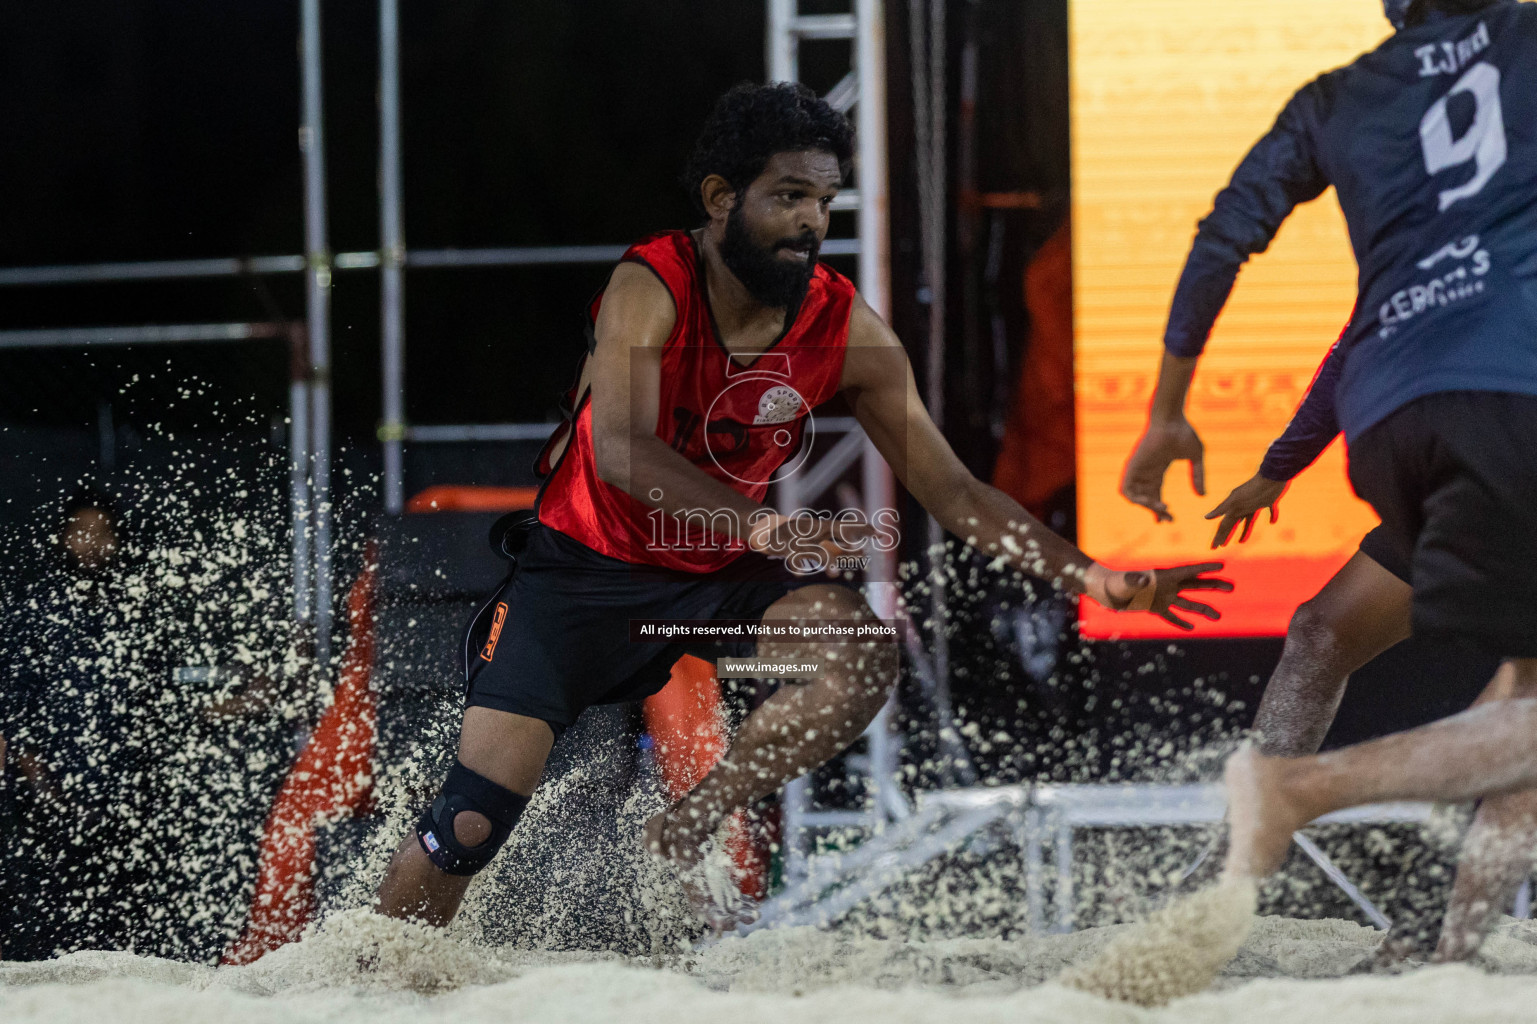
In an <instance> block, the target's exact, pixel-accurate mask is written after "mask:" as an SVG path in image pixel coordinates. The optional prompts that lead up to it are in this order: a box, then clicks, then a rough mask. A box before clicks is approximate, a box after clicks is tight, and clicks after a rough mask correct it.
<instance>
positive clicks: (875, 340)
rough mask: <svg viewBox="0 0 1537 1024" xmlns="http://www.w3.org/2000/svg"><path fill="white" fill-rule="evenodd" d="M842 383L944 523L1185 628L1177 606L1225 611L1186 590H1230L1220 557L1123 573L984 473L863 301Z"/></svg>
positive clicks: (1081, 590) (1113, 602)
mask: <svg viewBox="0 0 1537 1024" xmlns="http://www.w3.org/2000/svg"><path fill="white" fill-rule="evenodd" d="M843 391H844V393H845V394H846V395H847V397H848V398H849V402H850V404H851V406H852V407H853V409H854V415H855V417H856V418H858V420H859V422H860V425H861V426H862V427H864V429H865V433H866V434H868V435H869V437H870V440H871V441H872V442H873V443H874V444H875V447H876V448H877V449H878V450H879V451H880V453H881V454H882V455H883V456H884V457H885V458H886V460H887V462H889V463H890V464H891V467H892V469H893V470H894V471H895V473H896V474H897V477H898V479H900V480H901V481H902V484H903V486H905V487H906V488H907V489H908V490H909V491H911V492H912V494H913V496H914V497H915V498H917V499H918V501H919V503H920V504H922V505H923V507H924V508H926V509H927V510H928V511H929V513H930V514H931V515H933V516H934V518H935V519H936V520H938V521H939V523H940V525H941V526H943V527H944V528H945V529H946V530H948V531H950V532H951V533H953V534H955V535H956V536H958V537H962V538H965V540H966V542H967V543H968V544H970V545H972V546H973V547H975V548H977V549H978V550H980V551H984V552H986V553H988V554H990V555H995V556H997V557H998V558H999V559H1001V560H1002V561H1003V563H1004V564H1006V565H1010V566H1012V567H1014V568H1017V569H1021V570H1023V571H1025V572H1029V573H1032V574H1034V575H1037V576H1041V577H1043V578H1045V579H1048V580H1052V581H1059V582H1060V584H1061V585H1062V587H1063V588H1065V589H1067V590H1068V591H1070V592H1072V593H1077V594H1087V595H1089V596H1090V597H1092V598H1094V599H1095V600H1096V601H1098V602H1099V603H1101V604H1103V605H1105V606H1106V607H1108V608H1114V609H1117V610H1127V609H1136V610H1143V609H1146V610H1148V611H1152V612H1154V613H1155V614H1157V615H1159V616H1160V617H1162V618H1164V619H1166V620H1167V621H1169V622H1171V623H1173V624H1175V625H1177V626H1179V627H1180V628H1182V629H1189V628H1191V626H1190V624H1189V623H1188V622H1185V621H1184V620H1183V619H1181V618H1179V616H1177V615H1175V614H1174V612H1173V611H1172V609H1178V610H1181V611H1185V612H1190V613H1193V614H1196V615H1202V616H1205V617H1206V618H1208V619H1216V618H1218V617H1219V615H1218V613H1217V611H1216V609H1214V608H1212V607H1211V606H1210V605H1207V604H1203V603H1201V602H1199V601H1194V600H1191V599H1190V598H1188V597H1186V596H1185V594H1184V592H1185V591H1197V590H1218V591H1228V590H1232V589H1233V585H1232V584H1231V583H1229V582H1228V581H1226V580H1221V579H1215V578H1211V577H1208V576H1206V575H1205V574H1206V573H1210V572H1215V571H1217V570H1220V569H1221V568H1222V565H1221V563H1219V562H1205V563H1201V564H1199V565H1183V566H1176V567H1173V568H1169V569H1160V570H1158V571H1157V572H1156V573H1152V572H1147V571H1132V572H1118V571H1113V570H1110V569H1108V568H1106V567H1105V566H1103V565H1100V564H1099V563H1097V562H1095V561H1094V560H1093V559H1091V558H1090V557H1089V556H1088V555H1086V554H1084V553H1083V552H1082V551H1080V550H1078V548H1077V547H1076V546H1074V545H1073V544H1071V543H1070V542H1068V541H1067V540H1065V539H1064V538H1062V537H1060V536H1058V535H1057V534H1055V533H1053V532H1052V531H1051V530H1049V529H1047V528H1046V527H1045V526H1044V525H1043V524H1042V523H1041V522H1040V521H1039V520H1037V519H1036V518H1035V517H1034V516H1032V515H1031V514H1030V513H1029V512H1027V511H1025V509H1024V508H1023V507H1022V506H1021V505H1020V504H1019V503H1018V502H1016V501H1015V500H1014V499H1013V498H1010V497H1009V496H1008V495H1006V494H1004V493H1003V492H1002V491H1000V490H998V489H997V488H996V487H991V486H989V485H987V484H985V483H983V482H982V481H980V480H978V479H977V478H976V477H975V476H973V475H972V474H971V472H970V471H969V470H967V469H966V467H965V465H964V464H963V463H962V462H961V460H960V459H959V458H958V457H957V456H956V454H955V452H954V451H953V450H952V449H951V447H950V444H949V442H947V441H946V440H945V438H944V435H943V434H942V433H941V432H940V430H939V428H938V426H936V425H935V423H934V421H933V419H932V418H930V416H929V414H928V410H927V409H925V408H924V406H923V403H922V401H920V400H919V398H918V389H917V386H916V384H915V382H914V379H913V372H912V365H911V363H910V362H909V360H908V358H907V354H906V351H905V350H904V349H903V348H902V345H901V342H900V341H898V340H897V337H896V335H895V334H894V333H893V332H892V330H891V328H890V327H888V326H887V325H886V324H885V322H884V321H882V320H881V318H880V317H879V316H877V315H876V313H875V312H874V310H872V309H870V307H869V306H868V305H867V304H865V303H864V301H863V300H860V301H858V302H856V304H855V307H854V313H853V322H852V323H851V325H850V327H849V350H848V355H847V357H846V358H845V361H844V371H843Z"/></svg>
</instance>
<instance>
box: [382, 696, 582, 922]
mask: <svg viewBox="0 0 1537 1024" xmlns="http://www.w3.org/2000/svg"><path fill="white" fill-rule="evenodd" d="M554 742H555V734H554V732H553V731H552V730H551V728H550V726H549V724H548V723H546V722H544V721H542V720H540V719H537V718H528V717H525V716H523V715H514V714H510V713H508V712H506V711H496V710H493V709H491V708H485V707H470V708H466V709H465V712H464V724H463V726H462V728H461V730H460V733H459V765H458V766H456V767H455V768H454V770H453V771H452V772H451V773H450V776H449V779H448V781H447V782H445V784H444V790H443V794H442V796H440V797H439V800H438V801H435V802H434V810H430V811H429V812H428V814H427V815H426V816H424V819H423V820H424V824H423V825H419V826H418V827H417V828H414V829H412V830H411V831H410V832H409V833H408V834H407V835H406V837H405V839H404V840H403V841H402V842H401V844H400V847H399V849H397V850H396V851H395V856H394V858H393V859H391V861H390V866H389V868H388V870H387V871H386V872H385V875H384V881H383V882H382V883H380V886H379V895H378V898H377V899H376V901H375V903H374V909H375V910H376V911H378V912H379V913H381V914H385V915H387V916H389V917H400V918H413V919H415V920H419V921H422V922H425V923H427V924H433V925H445V924H447V923H448V922H449V921H451V920H453V917H454V914H456V913H457V912H458V910H459V901H460V900H462V899H463V898H464V891H465V890H466V889H467V888H469V884H470V878H471V876H472V875H473V874H474V872H475V871H476V870H479V868H480V867H483V866H484V864H481V863H479V862H480V861H482V860H489V858H490V856H494V855H495V853H496V849H497V848H498V847H500V846H501V844H502V842H505V841H506V838H507V835H506V833H507V832H510V830H511V827H512V825H514V824H516V820H517V814H518V813H520V812H521V810H522V807H521V806H520V805H519V803H518V799H513V798H514V797H515V798H520V799H521V800H522V801H523V802H525V803H526V801H527V798H528V797H529V796H531V795H532V794H533V792H534V787H535V786H537V785H538V784H539V776H540V775H541V774H542V773H543V772H544V762H545V759H546V758H547V757H548V756H549V753H550V748H551V747H552V746H553V745H554ZM455 797H457V798H458V799H457V802H456V803H457V804H462V806H463V809H458V810H457V813H454V809H455V807H456V803H446V804H445V803H441V802H440V801H446V800H452V799H453V798H455ZM444 806H446V807H448V808H449V810H450V813H449V815H448V818H449V820H448V821H446V822H443V824H446V825H448V827H449V828H451V829H452V835H453V842H452V843H448V844H446V845H445V844H443V843H442V840H443V839H444V838H445V837H443V836H438V835H436V834H435V832H434V829H433V826H434V822H432V821H430V820H429V819H431V818H432V817H433V814H434V811H435V810H437V809H438V808H441V807H444ZM476 808H479V809H476ZM493 817H494V818H497V819H499V820H497V821H493ZM438 818H439V819H440V820H441V818H442V814H441V813H439V814H438ZM509 818H510V819H511V820H510V821H509V820H508V819H509ZM429 837H431V838H429ZM429 843H431V844H435V845H439V846H440V849H436V850H433V851H432V853H429V852H428V849H427V844H429ZM453 847H458V848H459V849H460V850H462V851H463V852H464V853H465V854H466V855H467V856H464V857H460V858H457V859H458V861H459V863H454V862H453V861H454V859H455V858H454V856H453V854H454V850H453V849H452V848H453ZM434 855H436V856H437V859H435V858H434ZM445 864H447V865H448V868H449V869H451V870H452V872H453V873H450V870H446V869H445V866H444V865H445Z"/></svg>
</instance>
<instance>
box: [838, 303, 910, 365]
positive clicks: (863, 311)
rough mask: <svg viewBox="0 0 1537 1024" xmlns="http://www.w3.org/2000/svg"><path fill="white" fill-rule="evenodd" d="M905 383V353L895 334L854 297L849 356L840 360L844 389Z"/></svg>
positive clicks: (850, 320)
mask: <svg viewBox="0 0 1537 1024" xmlns="http://www.w3.org/2000/svg"><path fill="white" fill-rule="evenodd" d="M906 379H907V350H906V349H904V348H903V347H902V342H901V339H899V338H898V337H897V335H896V332H895V331H893V330H892V329H891V327H890V326H888V325H887V323H886V321H885V320H883V319H881V315H880V314H879V313H877V312H876V311H875V310H874V309H872V308H871V306H870V304H869V303H868V302H866V301H865V299H864V296H863V295H859V294H857V293H856V294H855V296H854V308H853V311H852V312H851V313H850V314H849V342H848V352H847V353H846V354H845V355H844V357H843V381H842V386H843V387H844V388H869V387H875V386H877V385H879V384H881V383H883V382H885V383H894V382H903V381H905V380H906Z"/></svg>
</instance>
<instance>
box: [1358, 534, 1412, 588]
mask: <svg viewBox="0 0 1537 1024" xmlns="http://www.w3.org/2000/svg"><path fill="white" fill-rule="evenodd" d="M1361 554H1363V555H1365V556H1367V557H1368V558H1370V559H1371V560H1372V561H1374V562H1376V563H1377V564H1378V565H1380V566H1382V567H1383V568H1384V569H1386V570H1387V571H1388V572H1390V573H1392V574H1393V575H1394V576H1397V577H1398V578H1399V579H1401V580H1403V581H1404V582H1405V583H1408V582H1410V580H1409V559H1410V555H1411V549H1409V548H1407V547H1400V546H1399V543H1398V541H1396V540H1395V539H1394V538H1393V534H1392V533H1391V532H1390V531H1389V530H1388V529H1387V528H1386V527H1383V526H1377V527H1374V528H1373V529H1372V530H1371V532H1369V533H1368V534H1367V535H1366V536H1365V537H1362V538H1361Z"/></svg>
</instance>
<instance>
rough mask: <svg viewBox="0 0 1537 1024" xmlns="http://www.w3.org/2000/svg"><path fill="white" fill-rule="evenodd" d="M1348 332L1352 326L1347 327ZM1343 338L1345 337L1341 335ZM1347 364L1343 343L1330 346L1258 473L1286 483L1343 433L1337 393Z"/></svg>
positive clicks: (1271, 443)
mask: <svg viewBox="0 0 1537 1024" xmlns="http://www.w3.org/2000/svg"><path fill="white" fill-rule="evenodd" d="M1345 330H1346V332H1347V333H1348V332H1349V330H1350V328H1349V327H1348V326H1347V327H1346V328H1345ZM1342 337H1343V336H1342ZM1343 367H1344V359H1343V358H1342V355H1341V349H1340V343H1339V342H1335V343H1334V344H1333V345H1331V346H1329V355H1328V357H1327V358H1325V359H1324V361H1323V365H1321V366H1319V368H1318V372H1317V373H1316V374H1314V375H1313V383H1312V384H1311V385H1309V386H1308V391H1307V394H1306V395H1304V396H1303V398H1302V404H1301V405H1299V406H1298V407H1297V411H1296V412H1295V413H1293V414H1292V418H1291V422H1289V423H1287V424H1286V429H1285V430H1284V431H1282V432H1281V436H1280V437H1278V438H1276V439H1275V440H1274V441H1272V442H1270V448H1269V449H1268V450H1267V451H1266V452H1265V461H1263V462H1261V463H1260V467H1259V475H1260V476H1262V477H1264V478H1265V479H1266V480H1274V481H1276V482H1277V483H1283V482H1285V481H1287V480H1290V479H1291V478H1292V477H1294V476H1296V475H1297V474H1298V473H1301V472H1302V471H1303V470H1304V469H1307V468H1308V467H1309V466H1311V465H1312V464H1313V463H1314V462H1315V461H1316V460H1317V459H1318V457H1319V456H1320V455H1322V454H1323V453H1324V449H1325V448H1327V447H1329V445H1330V443H1332V442H1333V441H1334V439H1335V438H1336V437H1338V436H1339V434H1340V418H1339V415H1338V413H1337V412H1336V411H1335V406H1334V394H1335V391H1336V390H1337V389H1338V388H1339V383H1340V370H1341V369H1342V368H1343Z"/></svg>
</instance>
